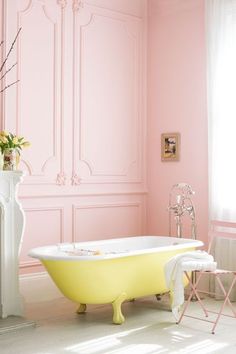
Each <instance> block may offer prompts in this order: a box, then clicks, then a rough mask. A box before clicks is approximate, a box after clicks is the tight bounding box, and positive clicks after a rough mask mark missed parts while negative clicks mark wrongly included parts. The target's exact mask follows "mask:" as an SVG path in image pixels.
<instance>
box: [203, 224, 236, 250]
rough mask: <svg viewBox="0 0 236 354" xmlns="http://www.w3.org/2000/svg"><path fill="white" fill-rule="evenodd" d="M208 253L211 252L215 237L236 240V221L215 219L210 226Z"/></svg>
mask: <svg viewBox="0 0 236 354" xmlns="http://www.w3.org/2000/svg"><path fill="white" fill-rule="evenodd" d="M209 236H210V239H209V247H208V253H211V251H212V246H213V242H214V239H215V238H216V237H218V238H220V237H221V238H227V239H235V240H236V222H228V221H218V220H213V221H212V222H211V228H210V234H209Z"/></svg>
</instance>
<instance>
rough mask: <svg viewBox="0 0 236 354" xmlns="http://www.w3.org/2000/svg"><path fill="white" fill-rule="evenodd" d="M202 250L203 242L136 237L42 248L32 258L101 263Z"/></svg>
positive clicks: (158, 237) (172, 238)
mask: <svg viewBox="0 0 236 354" xmlns="http://www.w3.org/2000/svg"><path fill="white" fill-rule="evenodd" d="M201 246H203V242H202V241H199V240H192V239H185V238H176V237H168V236H136V237H123V238H115V239H108V240H99V241H87V242H76V243H61V244H58V245H54V246H45V247H39V248H34V249H32V250H31V251H30V253H29V256H31V257H33V258H38V259H54V260H59V259H62V260H63V259H68V260H98V259H110V258H117V257H127V256H128V255H130V256H131V255H138V254H145V253H154V252H164V251H167V250H168V251H170V250H174V249H183V248H184V249H188V248H193V247H194V248H195V247H201Z"/></svg>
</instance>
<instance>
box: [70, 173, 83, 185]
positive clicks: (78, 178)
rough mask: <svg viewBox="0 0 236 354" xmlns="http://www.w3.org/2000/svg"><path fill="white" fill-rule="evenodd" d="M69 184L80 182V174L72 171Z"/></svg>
mask: <svg viewBox="0 0 236 354" xmlns="http://www.w3.org/2000/svg"><path fill="white" fill-rule="evenodd" d="M71 184H72V186H78V185H79V184H81V178H80V176H78V175H77V174H75V173H74V174H73V175H72V177H71Z"/></svg>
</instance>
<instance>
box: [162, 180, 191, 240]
mask: <svg viewBox="0 0 236 354" xmlns="http://www.w3.org/2000/svg"><path fill="white" fill-rule="evenodd" d="M193 194H195V192H194V191H193V190H192V187H191V186H190V185H189V184H186V183H178V184H174V185H173V186H172V188H171V191H170V194H169V206H168V210H169V236H171V212H173V214H174V218H175V221H176V228H177V237H182V231H183V230H182V216H183V215H184V214H188V215H189V217H190V218H191V236H192V238H193V239H196V222H195V208H194V205H193V202H192V200H191V197H190V196H191V195H193ZM174 196H175V201H174V203H173V198H174Z"/></svg>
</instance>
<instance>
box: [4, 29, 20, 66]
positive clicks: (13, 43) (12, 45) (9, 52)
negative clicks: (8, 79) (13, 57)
mask: <svg viewBox="0 0 236 354" xmlns="http://www.w3.org/2000/svg"><path fill="white" fill-rule="evenodd" d="M21 28H22V27H20V28H19V30H18V32H17V34H16V36H15V39H14V41H13V42H12V44H11V47H10V49H9V51H8V53H7V55H6V58H5V59H4V61H3V63H2V65H1V67H0V72H2V70H3V68H4V66H5V64H6V62H7V60H8V58H9V56H10V54H11V51H12V50H13V48H14V45H15V43H16V40H17V37H18V36H19V33H20V31H21Z"/></svg>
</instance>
